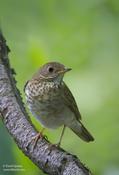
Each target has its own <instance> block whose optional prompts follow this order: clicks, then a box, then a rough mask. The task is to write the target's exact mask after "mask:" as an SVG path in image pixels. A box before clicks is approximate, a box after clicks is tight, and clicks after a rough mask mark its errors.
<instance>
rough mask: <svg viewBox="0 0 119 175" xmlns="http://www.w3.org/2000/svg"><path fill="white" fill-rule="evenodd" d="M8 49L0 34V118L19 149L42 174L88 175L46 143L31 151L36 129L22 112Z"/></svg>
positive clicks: (67, 155) (73, 158)
mask: <svg viewBox="0 0 119 175" xmlns="http://www.w3.org/2000/svg"><path fill="white" fill-rule="evenodd" d="M9 51H10V50H9V48H8V46H7V45H6V41H5V39H4V37H3V35H2V32H0V114H1V116H0V118H2V121H3V123H4V125H5V126H6V128H7V130H8V131H9V133H10V135H11V136H12V137H13V139H14V140H15V142H16V144H17V145H18V147H19V148H20V149H21V150H22V151H23V153H24V154H25V155H26V156H28V157H29V158H30V159H31V161H32V162H34V164H36V165H37V166H38V167H39V168H40V169H42V171H43V172H45V173H47V174H49V175H89V174H91V173H90V171H89V170H88V169H87V168H86V167H85V166H84V165H83V164H82V163H81V162H80V160H79V159H78V158H77V157H76V156H74V155H71V154H70V153H68V152H66V151H64V150H63V149H61V148H53V149H52V150H51V149H49V145H50V143H49V141H48V140H46V139H45V138H43V139H42V140H39V141H38V143H37V145H36V147H35V149H34V150H33V149H32V144H31V141H32V137H33V136H35V135H36V134H37V131H36V129H35V128H34V126H33V125H32V123H31V120H30V118H29V116H28V114H27V113H26V110H25V108H24V105H23V102H22V99H21V96H20V92H19V90H18V89H17V88H16V81H15V78H14V76H13V74H14V70H13V69H11V67H10V63H9V59H8V53H9Z"/></svg>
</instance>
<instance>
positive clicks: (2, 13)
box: [0, 0, 119, 175]
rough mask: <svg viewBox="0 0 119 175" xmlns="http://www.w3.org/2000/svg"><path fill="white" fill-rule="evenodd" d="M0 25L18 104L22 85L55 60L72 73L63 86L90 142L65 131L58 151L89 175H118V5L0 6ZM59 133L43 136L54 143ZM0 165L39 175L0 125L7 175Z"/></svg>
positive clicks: (0, 155)
mask: <svg viewBox="0 0 119 175" xmlns="http://www.w3.org/2000/svg"><path fill="white" fill-rule="evenodd" d="M0 23H1V26H2V30H3V32H4V35H5V37H6V39H7V43H8V45H9V47H10V49H11V53H10V55H9V56H10V61H11V64H12V67H14V68H15V70H16V72H17V76H16V79H17V82H18V83H17V86H18V88H19V89H20V90H21V92H22V96H23V98H24V93H23V86H24V84H25V82H26V81H27V80H28V79H29V78H30V77H31V76H32V74H33V73H34V72H35V71H36V70H37V69H38V68H39V67H40V66H41V65H42V64H43V63H46V62H47V61H52V60H55V61H59V62H62V63H63V64H65V65H67V66H68V67H72V68H73V70H72V72H70V73H69V74H67V75H66V77H65V81H66V83H67V84H68V86H69V87H70V89H71V91H72V92H73V94H74V96H75V98H76V101H77V103H78V105H79V106H80V111H81V113H82V116H83V122H84V124H85V125H86V127H87V128H88V129H89V130H90V131H91V133H92V134H93V135H94V137H95V142H94V143H90V144H86V143H84V142H82V141H81V140H80V139H79V138H78V137H77V136H75V135H74V134H73V133H72V132H71V131H70V130H69V129H67V131H66V133H65V136H64V140H63V142H62V147H63V148H64V149H66V150H67V151H69V152H71V153H73V154H76V155H77V156H79V157H80V159H81V161H82V162H84V163H85V164H86V165H87V166H88V167H90V169H91V170H92V172H93V173H94V174H96V175H118V174H119V150H118V147H119V139H118V132H119V100H118V99H119V80H118V77H119V1H118V0H113V1H112V0H90V1H88V0H83V1H81V0H74V1H73V0H65V1H63V0H61V1H58V0H50V1H46V0H25V1H23V0H20V1H18V0H9V1H8V0H0ZM30 115H31V114H30ZM32 120H33V122H34V124H35V125H37V128H38V129H39V128H40V125H39V123H38V122H36V121H35V120H34V119H32ZM60 131H61V128H60V129H58V130H55V132H54V131H50V130H49V131H48V130H47V131H46V133H47V135H48V137H49V139H50V140H51V141H52V142H53V143H55V142H57V137H58V136H59V134H60ZM69 135H70V137H69ZM3 164H19V165H22V166H23V167H24V168H25V174H26V175H30V174H32V175H37V174H39V170H38V168H37V167H36V166H35V165H33V164H32V162H31V161H30V160H28V158H26V157H25V156H24V155H23V153H22V152H21V151H20V150H19V149H18V148H17V146H16V145H15V143H14V141H13V140H12V138H11V137H10V136H9V135H8V133H7V131H6V129H5V128H4V127H3V125H2V123H1V124H0V171H1V172H0V174H2V175H4V174H8V175H11V172H3V169H2V166H3ZM12 174H15V175H23V174H24V172H22V171H19V172H12ZM40 174H41V175H43V173H42V172H41V173H40Z"/></svg>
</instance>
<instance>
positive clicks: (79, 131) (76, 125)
mask: <svg viewBox="0 0 119 175" xmlns="http://www.w3.org/2000/svg"><path fill="white" fill-rule="evenodd" d="M69 127H70V129H71V130H72V131H73V132H74V133H75V134H76V135H77V136H79V137H80V138H81V139H82V140H84V141H86V142H90V141H94V138H93V136H92V135H91V134H90V133H89V131H88V130H87V129H86V128H85V127H84V125H83V124H82V123H81V122H80V121H77V120H76V121H74V122H73V123H72V124H71V125H70V126H69Z"/></svg>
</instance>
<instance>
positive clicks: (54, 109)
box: [30, 100, 73, 129]
mask: <svg viewBox="0 0 119 175" xmlns="http://www.w3.org/2000/svg"><path fill="white" fill-rule="evenodd" d="M30 110H31V111H32V113H33V115H34V116H35V117H36V118H37V119H38V120H39V121H40V123H41V124H42V125H43V126H44V127H46V128H51V129H55V128H58V127H60V126H61V125H64V124H66V125H67V123H70V122H71V120H72V119H73V113H71V111H70V110H69V108H67V107H66V106H65V104H63V103H62V101H61V102H60V100H58V101H57V100H53V101H50V102H48V101H46V102H40V101H35V102H34V103H33V104H32V106H30Z"/></svg>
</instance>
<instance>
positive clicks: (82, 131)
mask: <svg viewBox="0 0 119 175" xmlns="http://www.w3.org/2000/svg"><path fill="white" fill-rule="evenodd" d="M70 70H71V68H66V67H65V66H64V65H63V64H60V63H58V62H49V63H46V64H45V65H43V66H42V67H41V68H40V69H39V70H38V72H37V73H35V74H34V75H33V77H32V78H31V80H29V81H28V82H27V83H26V85H25V87H24V91H25V96H26V101H27V104H28V107H29V109H30V111H31V112H32V114H33V115H34V116H35V117H36V118H37V119H38V120H39V121H40V123H41V124H42V125H43V127H44V128H50V129H56V128H58V127H60V126H63V130H62V133H61V136H60V140H59V142H58V145H60V144H61V140H62V137H63V134H64V130H65V128H66V127H69V128H70V129H71V130H72V131H73V132H74V133H75V134H76V135H77V136H79V137H80V138H81V139H82V140H84V141H86V142H90V141H93V140H94V138H93V136H92V135H91V134H90V133H89V131H88V130H87V129H86V128H85V127H84V125H83V124H82V121H81V114H80V112H79V109H78V106H77V104H76V101H75V99H74V97H73V95H72V93H71V91H70V90H69V88H68V87H67V85H66V84H65V82H64V81H63V77H64V74H65V73H66V72H68V71H70ZM41 136H42V133H40V134H37V135H36V137H35V140H38V139H39V137H41Z"/></svg>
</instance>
